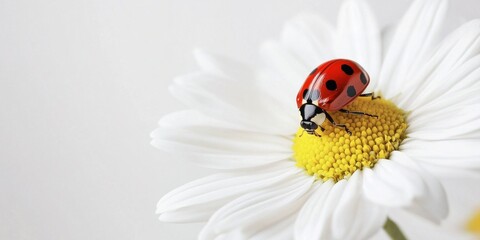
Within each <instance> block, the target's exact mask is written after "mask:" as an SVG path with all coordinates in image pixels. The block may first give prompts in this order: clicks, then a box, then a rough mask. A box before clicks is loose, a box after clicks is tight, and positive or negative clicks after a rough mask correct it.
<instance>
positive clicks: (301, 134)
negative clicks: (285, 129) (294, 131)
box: [299, 129, 305, 137]
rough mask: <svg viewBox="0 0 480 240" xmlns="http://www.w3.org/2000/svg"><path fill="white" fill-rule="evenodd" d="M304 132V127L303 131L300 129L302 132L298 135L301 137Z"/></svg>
mask: <svg viewBox="0 0 480 240" xmlns="http://www.w3.org/2000/svg"><path fill="white" fill-rule="evenodd" d="M304 133H305V129H303V131H302V133H300V136H299V137H302V136H303V134H304Z"/></svg>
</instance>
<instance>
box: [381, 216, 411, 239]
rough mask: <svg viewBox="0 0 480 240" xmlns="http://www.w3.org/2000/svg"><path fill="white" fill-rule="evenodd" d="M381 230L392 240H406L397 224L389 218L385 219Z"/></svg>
mask: <svg viewBox="0 0 480 240" xmlns="http://www.w3.org/2000/svg"><path fill="white" fill-rule="evenodd" d="M383 229H384V230H385V232H387V233H388V235H389V236H390V238H392V240H407V238H405V235H403V233H402V231H401V230H400V228H399V227H398V226H397V224H396V223H395V222H394V221H392V220H391V219H390V218H387V221H386V222H385V224H384V225H383Z"/></svg>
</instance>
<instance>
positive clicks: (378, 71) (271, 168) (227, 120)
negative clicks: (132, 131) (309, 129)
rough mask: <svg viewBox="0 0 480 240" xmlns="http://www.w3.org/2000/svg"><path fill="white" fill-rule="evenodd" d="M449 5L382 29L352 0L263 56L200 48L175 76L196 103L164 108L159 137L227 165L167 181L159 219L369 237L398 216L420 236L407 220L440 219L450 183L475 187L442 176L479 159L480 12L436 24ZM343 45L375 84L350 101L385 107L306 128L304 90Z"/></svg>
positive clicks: (276, 235) (165, 145) (418, 7)
mask: <svg viewBox="0 0 480 240" xmlns="http://www.w3.org/2000/svg"><path fill="white" fill-rule="evenodd" d="M446 10H447V2H446V1H444V0H431V1H427V0H417V1H414V2H413V3H412V5H411V6H410V8H409V9H408V10H407V12H406V13H405V15H404V16H403V18H402V19H401V20H400V21H399V22H398V23H397V24H396V25H395V26H394V27H392V28H387V29H380V28H379V26H378V24H377V22H376V19H375V16H374V14H373V13H372V10H371V9H370V7H369V6H368V5H367V4H366V3H365V2H364V1H362V0H347V1H345V2H344V4H343V5H342V7H341V8H340V12H339V17H338V21H337V25H336V27H334V26H332V25H331V24H330V23H328V22H326V21H324V20H322V19H321V18H319V17H318V16H311V15H301V16H299V17H298V18H295V19H293V20H292V21H290V22H289V23H288V24H287V25H286V27H285V29H284V31H283V33H282V36H281V39H280V40H279V41H269V42H266V43H265V44H264V45H263V46H262V48H261V55H262V56H263V57H264V59H265V63H266V64H265V66H261V67H252V66H249V65H247V64H243V63H240V62H237V61H235V60H231V59H228V58H225V57H222V56H216V55H212V54H207V53H205V52H203V51H196V52H195V57H196V58H197V60H198V64H199V66H200V69H201V70H200V71H198V72H195V73H192V74H188V75H184V76H180V77H178V78H177V79H175V81H174V84H173V85H172V86H171V88H170V90H171V92H172V94H173V96H174V97H176V98H178V100H180V101H182V102H183V103H185V104H186V105H187V106H189V108H190V109H189V110H185V111H180V112H175V113H172V114H169V115H167V116H165V117H163V118H162V119H161V120H160V123H159V125H160V126H159V128H158V129H156V130H155V131H154V132H153V133H152V138H153V140H152V144H153V145H154V146H156V147H158V148H160V149H162V150H165V151H169V152H172V153H174V154H177V155H179V156H181V157H183V158H186V159H188V160H190V161H192V162H194V163H196V164H199V165H201V166H204V167H208V168H214V169H218V171H219V173H218V174H214V175H211V176H207V177H205V178H202V179H199V180H196V181H193V182H190V183H187V184H185V185H183V186H181V187H179V188H177V189H175V190H173V191H171V192H169V193H168V194H166V195H165V196H164V197H163V198H162V199H160V201H159V203H158V206H157V213H158V214H159V215H160V217H159V218H160V220H162V221H167V222H199V221H200V222H201V221H205V222H206V225H205V227H204V228H203V229H202V230H201V232H200V233H199V239H366V238H370V237H372V236H383V237H385V236H386V233H385V232H383V230H382V227H383V226H384V225H385V229H390V227H391V226H393V227H394V229H395V227H396V225H395V224H394V223H397V224H398V225H399V226H400V229H402V231H404V233H405V234H406V236H407V237H408V238H421V236H422V235H421V234H427V233H425V231H423V230H424V229H423V228H422V232H418V231H414V230H412V229H413V228H411V227H410V228H409V224H411V223H418V224H420V223H425V224H430V225H431V226H435V224H436V225H438V224H441V223H442V220H444V219H445V218H446V217H447V215H448V213H449V206H451V204H450V203H451V201H452V199H453V196H452V195H451V194H450V189H451V188H455V189H456V190H459V189H463V190H465V191H468V189H465V188H462V184H459V185H455V186H451V185H448V184H445V182H448V179H449V178H452V177H453V178H457V179H462V177H463V176H465V175H468V174H469V175H477V174H478V170H479V169H480V152H479V151H476V149H478V147H480V111H479V110H480V94H479V93H480V20H474V21H470V22H467V23H465V24H463V25H462V26H460V27H459V28H458V29H456V30H455V31H453V32H452V33H450V34H449V35H448V36H446V37H442V36H441V33H442V26H443V20H444V18H445V13H446ZM440 39H441V40H440ZM335 58H345V59H352V60H354V61H355V62H357V63H360V64H361V65H362V66H363V67H364V68H365V69H366V71H367V72H368V73H369V75H370V79H371V82H370V85H369V89H368V90H367V91H366V92H369V91H373V92H374V93H375V94H376V95H378V96H381V99H375V100H371V99H361V98H357V100H355V101H354V102H352V103H351V104H349V105H348V106H347V107H346V108H347V109H351V110H353V109H355V110H358V111H364V112H368V113H371V114H375V115H378V118H371V117H365V116H357V115H351V114H344V113H337V112H332V113H331V114H332V116H333V118H334V119H335V120H336V121H338V122H341V123H345V124H346V125H347V127H348V128H349V129H350V130H351V132H352V134H351V135H350V134H347V133H346V132H345V131H344V130H343V129H341V128H335V127H333V126H332V125H331V124H330V123H328V122H326V123H324V124H323V128H324V129H325V130H324V131H322V132H321V133H320V131H318V132H319V134H320V135H321V137H317V136H314V135H310V134H303V135H302V128H300V126H299V122H300V119H299V118H300V115H299V111H298V108H297V106H296V103H295V97H296V95H297V91H298V89H299V88H300V86H301V85H302V83H303V81H304V80H305V77H306V76H307V75H308V74H309V73H310V72H311V70H312V69H314V68H315V67H316V66H318V65H319V64H320V63H323V62H325V61H328V60H330V59H335ZM477 183H478V182H477ZM465 191H464V192H465ZM470 197H472V196H470ZM477 197H478V196H477ZM425 229H426V228H425ZM396 230H398V229H396ZM391 232H392V231H390V230H388V233H391ZM447 232H448V234H454V233H453V232H451V231H447ZM375 234H377V235H375ZM382 234H383V235H382ZM428 234H433V233H431V232H428ZM448 234H444V233H442V235H441V236H438V238H436V239H439V238H440V237H442V236H443V237H445V236H452V235H448ZM423 236H425V235H423ZM427 236H433V235H427ZM459 237H464V236H463V235H461V236H460V235H455V238H456V239H459Z"/></svg>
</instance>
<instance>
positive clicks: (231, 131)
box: [151, 111, 292, 169]
mask: <svg viewBox="0 0 480 240" xmlns="http://www.w3.org/2000/svg"><path fill="white" fill-rule="evenodd" d="M235 127H236V126H235V125H232V124H230V123H226V122H222V121H218V120H213V119H211V118H209V117H206V116H205V115H203V114H201V113H199V112H198V111H182V112H176V113H173V114H169V115H167V116H165V117H164V118H162V120H160V127H159V128H158V129H157V130H155V131H154V132H153V133H152V134H151V137H152V138H153V140H152V145H154V146H155V147H157V148H160V149H163V150H165V151H168V152H172V153H176V154H179V155H181V156H184V157H185V158H186V159H188V160H191V161H193V162H195V163H197V164H200V165H202V166H207V167H211V168H220V169H236V168H244V167H255V166H261V165H265V164H269V163H272V162H276V161H280V160H285V159H287V158H289V157H290V156H291V154H292V153H291V150H290V147H291V141H290V140H289V139H287V138H285V137H281V136H276V135H268V134H262V133H256V132H248V131H245V130H240V129H235Z"/></svg>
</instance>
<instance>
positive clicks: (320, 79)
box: [297, 59, 370, 111]
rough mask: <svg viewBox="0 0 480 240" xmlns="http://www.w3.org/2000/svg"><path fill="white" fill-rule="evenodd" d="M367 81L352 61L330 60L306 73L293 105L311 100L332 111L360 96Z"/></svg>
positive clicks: (359, 67) (357, 65) (358, 66)
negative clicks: (295, 102)
mask: <svg viewBox="0 0 480 240" xmlns="http://www.w3.org/2000/svg"><path fill="white" fill-rule="evenodd" d="M369 82H370V77H369V76H368V74H367V73H366V71H365V70H364V69H363V68H362V67H361V66H360V65H359V64H357V63H356V62H354V61H351V60H347V59H334V60H331V61H328V62H325V63H323V64H322V65H320V66H318V67H317V68H316V69H314V71H312V73H310V75H309V76H308V77H307V79H306V80H305V83H304V84H303V86H302V88H301V89H300V91H299V93H298V95H297V105H298V107H300V106H301V105H302V103H304V102H309V101H311V102H313V103H314V104H316V105H318V107H320V108H322V109H325V110H328V111H336V110H339V109H341V108H342V107H344V106H345V105H347V104H348V103H350V102H351V101H353V100H354V99H355V98H356V97H357V96H358V95H360V94H361V93H362V92H363V91H364V90H365V88H367V86H368V83H369ZM317 100H318V102H317Z"/></svg>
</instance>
